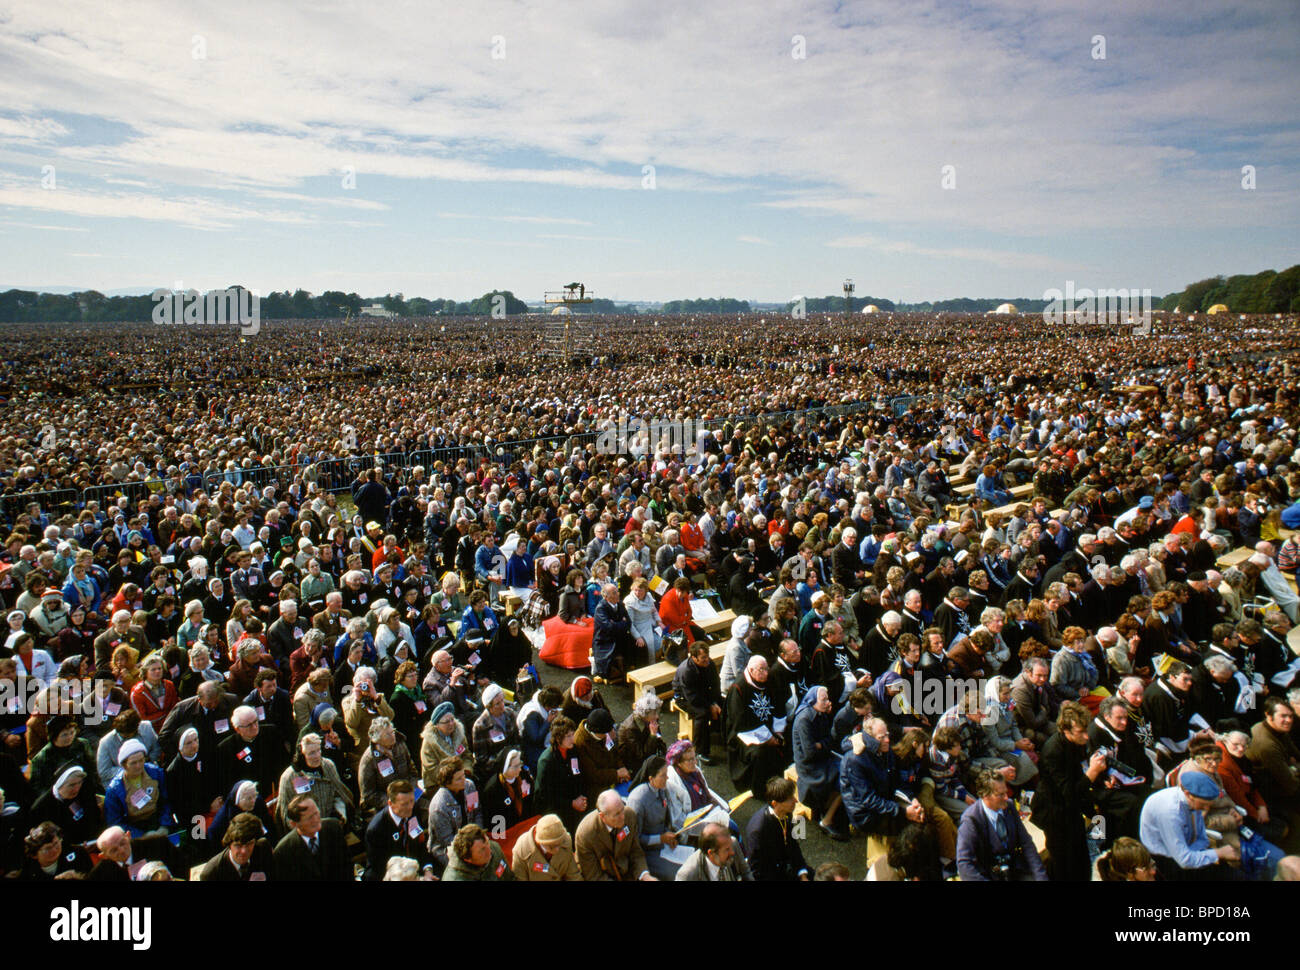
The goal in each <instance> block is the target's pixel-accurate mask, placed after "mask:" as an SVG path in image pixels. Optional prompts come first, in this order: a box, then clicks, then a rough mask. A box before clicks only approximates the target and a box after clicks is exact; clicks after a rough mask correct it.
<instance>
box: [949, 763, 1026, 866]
mask: <svg viewBox="0 0 1300 970" xmlns="http://www.w3.org/2000/svg"><path fill="white" fill-rule="evenodd" d="M975 793H976V794H977V795H978V796H979V800H978V801H976V802H975V804H973V805H970V806H968V807H967V809H966V811H964V812H963V813H962V816H961V826H960V827H959V828H958V829H957V872H958V873H959V874H960V875H961V878H962V881H963V882H1046V881H1047V869H1046V867H1045V866H1044V865H1043V860H1042V859H1040V858H1039V856H1038V850H1037V849H1036V848H1034V841H1033V839H1031V838H1030V837H1029V832H1028V831H1027V830H1026V829H1025V823H1024V822H1022V821H1021V820H1020V814H1019V813H1018V812H1016V811H1015V810H1014V809H1011V808H1009V807H1008V802H1009V800H1010V799H1009V798H1008V795H1007V781H1006V779H1005V778H1003V777H1002V775H1000V774H998V773H997V772H995V771H987V770H981V771H980V772H979V774H978V775H977V776H976V782H975Z"/></svg>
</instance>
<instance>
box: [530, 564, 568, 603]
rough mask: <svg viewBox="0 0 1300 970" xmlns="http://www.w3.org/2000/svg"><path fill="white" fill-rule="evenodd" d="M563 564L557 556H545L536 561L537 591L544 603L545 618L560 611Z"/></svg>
mask: <svg viewBox="0 0 1300 970" xmlns="http://www.w3.org/2000/svg"><path fill="white" fill-rule="evenodd" d="M562 566H563V564H562V563H561V561H560V557H559V556H554V555H552V556H546V557H545V558H543V559H539V560H538V561H537V566H536V569H537V591H538V593H540V594H541V597H542V599H543V600H544V601H545V602H546V606H547V614H546V615H547V616H555V615H556V614H557V613H558V612H559V611H560V592H561V588H562V587H563V583H562V582H561V581H560V570H561V569H562Z"/></svg>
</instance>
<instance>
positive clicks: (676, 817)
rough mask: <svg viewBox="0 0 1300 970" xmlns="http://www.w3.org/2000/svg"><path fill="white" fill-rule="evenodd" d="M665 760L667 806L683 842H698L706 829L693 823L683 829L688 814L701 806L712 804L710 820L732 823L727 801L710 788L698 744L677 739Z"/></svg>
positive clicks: (675, 828)
mask: <svg viewBox="0 0 1300 970" xmlns="http://www.w3.org/2000/svg"><path fill="white" fill-rule="evenodd" d="M665 760H667V762H668V781H667V790H668V808H669V813H670V818H671V819H672V828H673V831H674V832H677V833H679V834H680V835H681V836H682V840H683V841H686V842H690V843H692V844H694V842H696V841H698V839H699V835H700V832H701V831H703V829H704V826H703V825H702V824H698V823H697V824H694V825H692V826H691V827H690V828H689V829H687V830H686V831H684V832H683V831H682V829H683V826H685V825H686V819H687V817H688V816H690V815H693V814H694V813H696V812H698V811H700V810H701V809H704V808H708V807H712V809H713V811H712V812H711V813H709V814H710V820H711V821H719V822H721V823H723V824H731V818H730V814H729V813H730V811H731V809H730V806H729V805H728V804H727V800H726V799H725V798H722V797H721V796H720V795H716V794H714V792H713V791H711V790H710V789H709V783H708V782H707V781H705V780H704V772H702V771H700V770H699V767H698V756H697V755H696V753H695V745H693V744H692V743H691V742H689V741H675V742H673V744H672V745H670V746H669V748H668V754H667V756H666V759H665Z"/></svg>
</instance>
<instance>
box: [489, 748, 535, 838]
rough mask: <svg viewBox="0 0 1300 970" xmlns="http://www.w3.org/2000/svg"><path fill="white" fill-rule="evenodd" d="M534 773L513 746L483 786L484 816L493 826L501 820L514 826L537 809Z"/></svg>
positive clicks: (507, 824)
mask: <svg viewBox="0 0 1300 970" xmlns="http://www.w3.org/2000/svg"><path fill="white" fill-rule="evenodd" d="M534 784H535V783H534V781H533V773H532V772H531V771H529V770H528V767H527V766H526V765H525V764H524V758H523V755H522V754H521V753H520V751H519V749H518V748H511V749H510V750H509V751H507V752H506V753H505V754H504V756H503V757H502V758H501V762H500V765H499V766H498V768H497V770H496V771H495V772H494V773H493V774H492V777H491V778H489V779H488V781H487V784H485V785H484V786H483V818H484V819H485V820H486V822H487V824H488V826H489V827H495V826H496V824H497V821H496V820H497V819H501V820H502V822H503V823H504V826H505V828H507V829H510V828H513V827H514V826H516V825H518V824H519V823H520V822H522V821H524V819H529V818H532V817H533V816H534V815H536V814H537V812H536V811H535V810H534V808H533V788H534Z"/></svg>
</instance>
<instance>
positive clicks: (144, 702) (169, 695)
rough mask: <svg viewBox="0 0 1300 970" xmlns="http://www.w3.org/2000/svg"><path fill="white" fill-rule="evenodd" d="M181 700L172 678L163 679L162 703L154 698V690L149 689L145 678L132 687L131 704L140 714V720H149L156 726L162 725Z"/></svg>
mask: <svg viewBox="0 0 1300 970" xmlns="http://www.w3.org/2000/svg"><path fill="white" fill-rule="evenodd" d="M179 700H180V695H178V694H177V693H176V687H175V686H174V685H173V684H172V682H171V681H170V680H164V681H163V699H162V703H161V704H159V703H158V701H156V700H155V699H154V696H153V692H152V691H150V690H149V688H148V687H147V686H146V685H145V682H144V681H143V680H142V681H140V683H138V684H136V685H135V686H134V687H132V688H131V706H132V707H134V708H135V712H136V713H137V714H139V715H140V720H142V721H148V722H149V723H150V724H152V725H153V726H154V727H156V728H161V727H162V722H163V721H164V720H165V719H166V717H167V715H168V714H170V713H171V709H172V708H173V707H175V706H176V702H177V701H179Z"/></svg>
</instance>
